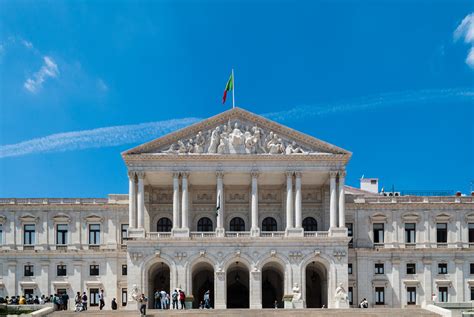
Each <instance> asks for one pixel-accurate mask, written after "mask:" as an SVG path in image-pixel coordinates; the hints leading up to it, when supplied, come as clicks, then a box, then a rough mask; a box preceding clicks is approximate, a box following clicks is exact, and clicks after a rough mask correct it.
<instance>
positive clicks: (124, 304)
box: [122, 288, 127, 306]
mask: <svg viewBox="0 0 474 317" xmlns="http://www.w3.org/2000/svg"><path fill="white" fill-rule="evenodd" d="M122 306H127V289H126V288H122Z"/></svg>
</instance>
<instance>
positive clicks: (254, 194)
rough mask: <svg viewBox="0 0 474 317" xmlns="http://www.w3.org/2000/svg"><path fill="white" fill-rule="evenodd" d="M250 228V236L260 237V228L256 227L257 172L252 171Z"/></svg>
mask: <svg viewBox="0 0 474 317" xmlns="http://www.w3.org/2000/svg"><path fill="white" fill-rule="evenodd" d="M251 175H252V205H251V206H252V207H251V208H252V228H251V230H250V231H251V234H252V236H259V235H260V228H259V227H258V184H257V179H258V172H257V171H252V173H251Z"/></svg>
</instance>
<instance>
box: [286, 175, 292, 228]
mask: <svg viewBox="0 0 474 317" xmlns="http://www.w3.org/2000/svg"><path fill="white" fill-rule="evenodd" d="M292 228H293V172H286V230H287V231H288V230H290V229H292Z"/></svg>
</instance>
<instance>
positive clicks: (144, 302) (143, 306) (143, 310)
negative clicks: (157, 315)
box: [138, 293, 148, 317]
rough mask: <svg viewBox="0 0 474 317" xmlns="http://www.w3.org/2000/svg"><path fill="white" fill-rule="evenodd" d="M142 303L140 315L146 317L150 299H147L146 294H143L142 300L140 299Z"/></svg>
mask: <svg viewBox="0 0 474 317" xmlns="http://www.w3.org/2000/svg"><path fill="white" fill-rule="evenodd" d="M138 302H139V303H140V314H141V316H142V317H146V303H147V302H148V298H146V297H145V294H143V293H142V295H141V296H140V298H139V299H138Z"/></svg>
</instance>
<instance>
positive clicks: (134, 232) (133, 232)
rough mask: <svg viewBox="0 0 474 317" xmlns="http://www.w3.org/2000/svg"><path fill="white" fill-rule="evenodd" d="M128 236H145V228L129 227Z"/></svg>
mask: <svg viewBox="0 0 474 317" xmlns="http://www.w3.org/2000/svg"><path fill="white" fill-rule="evenodd" d="M128 237H129V238H145V229H143V228H140V229H138V228H133V229H132V228H130V229H128Z"/></svg>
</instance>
